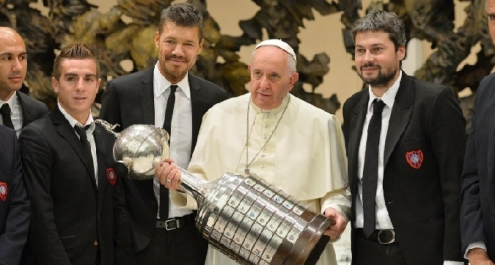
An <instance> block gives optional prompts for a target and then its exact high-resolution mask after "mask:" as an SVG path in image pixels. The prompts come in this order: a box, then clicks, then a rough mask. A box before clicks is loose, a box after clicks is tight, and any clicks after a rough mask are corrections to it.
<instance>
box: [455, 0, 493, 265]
mask: <svg viewBox="0 0 495 265" xmlns="http://www.w3.org/2000/svg"><path fill="white" fill-rule="evenodd" d="M485 7H486V11H487V14H488V16H487V17H488V28H489V30H490V36H491V38H492V41H493V40H495V0H487V1H486V5H485ZM494 86H495V74H490V75H488V76H487V77H485V78H484V79H483V80H482V81H481V83H480V86H479V88H478V91H477V95H476V100H475V103H474V109H473V112H472V123H471V130H470V132H469V137H468V140H467V146H466V156H465V158H464V170H463V173H462V188H461V236H462V250H463V254H464V255H465V257H466V258H467V259H468V260H469V263H470V264H471V265H481V264H483V265H494V264H495V223H494V217H495V192H494V187H493V181H494V179H495V173H494V169H495V163H494V158H495V157H494V155H495V150H494V146H495V141H494V140H495V139H494V138H493V137H494V136H495V126H494V125H495V124H494V123H493V117H494V114H495V104H494V102H495V101H494V100H495V89H494Z"/></svg>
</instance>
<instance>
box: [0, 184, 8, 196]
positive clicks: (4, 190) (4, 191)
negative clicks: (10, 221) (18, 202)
mask: <svg viewBox="0 0 495 265" xmlns="http://www.w3.org/2000/svg"><path fill="white" fill-rule="evenodd" d="M8 194H9V189H8V187H7V182H0V200H2V201H6V200H7V195H8Z"/></svg>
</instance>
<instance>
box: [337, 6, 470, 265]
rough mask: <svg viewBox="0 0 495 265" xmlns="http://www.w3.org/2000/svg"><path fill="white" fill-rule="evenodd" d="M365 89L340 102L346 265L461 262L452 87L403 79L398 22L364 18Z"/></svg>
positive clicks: (359, 62) (359, 41)
mask: <svg viewBox="0 0 495 265" xmlns="http://www.w3.org/2000/svg"><path fill="white" fill-rule="evenodd" d="M352 33H353V37H354V44H355V55H354V57H355V58H354V60H355V65H356V70H357V73H358V75H359V76H360V77H361V79H362V80H363V81H364V82H365V83H367V84H368V87H367V89H364V90H362V91H360V92H358V93H356V94H354V95H353V96H351V97H350V98H349V99H348V100H347V101H346V102H345V104H344V112H343V113H344V129H343V131H344V138H345V139H346V149H347V158H348V161H349V164H348V169H349V170H348V173H349V184H350V189H351V194H352V214H353V215H352V216H353V218H352V220H351V224H352V225H351V227H352V233H351V234H352V237H351V241H352V264H354V265H374V264H376V265H383V264H394V265H413V264H418V265H419V264H429V265H440V264H445V265H446V264H462V255H461V240H460V232H459V229H460V227H459V193H460V178H461V172H462V160H463V155H464V148H465V138H466V133H465V121H464V117H463V115H462V111H461V109H460V107H459V105H458V102H457V98H456V96H455V95H454V93H453V91H452V89H451V88H449V87H446V86H440V85H435V84H431V83H427V82H423V81H420V80H417V79H415V78H414V77H411V76H408V75H407V74H406V73H404V72H403V71H401V61H402V60H403V59H404V57H405V56H406V37H405V30H404V24H403V23H402V21H401V20H400V19H399V17H398V16H397V15H396V14H394V13H390V12H384V11H380V10H372V11H370V12H369V13H368V14H367V15H366V16H365V17H363V18H361V19H359V20H358V21H356V23H355V24H354V27H353V30H352Z"/></svg>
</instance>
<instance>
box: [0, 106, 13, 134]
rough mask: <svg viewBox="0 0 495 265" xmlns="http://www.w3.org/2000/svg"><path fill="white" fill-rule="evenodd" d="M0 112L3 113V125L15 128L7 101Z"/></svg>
mask: <svg viewBox="0 0 495 265" xmlns="http://www.w3.org/2000/svg"><path fill="white" fill-rule="evenodd" d="M0 113H1V114H2V119H3V125H4V126H7V127H9V128H11V129H14V124H13V123H12V119H11V118H10V106H9V104H7V103H4V104H3V105H2V107H1V108H0Z"/></svg>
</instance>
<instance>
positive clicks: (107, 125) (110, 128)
mask: <svg viewBox="0 0 495 265" xmlns="http://www.w3.org/2000/svg"><path fill="white" fill-rule="evenodd" d="M95 123H99V124H101V126H103V128H104V129H105V130H107V131H108V132H109V133H111V134H113V136H115V138H117V137H119V135H120V133H118V132H115V128H117V127H118V126H120V125H119V124H118V123H116V124H111V123H109V122H108V121H106V120H102V119H96V120H95Z"/></svg>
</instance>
